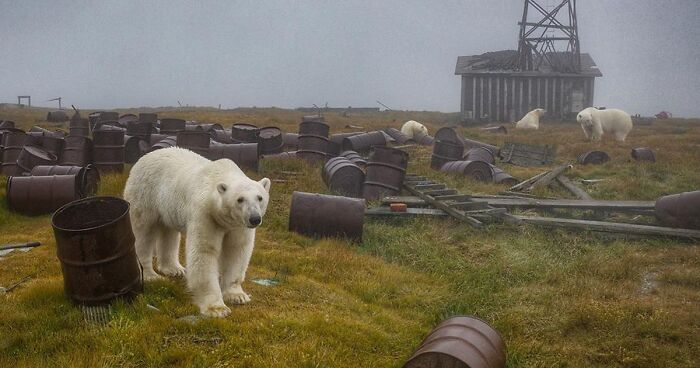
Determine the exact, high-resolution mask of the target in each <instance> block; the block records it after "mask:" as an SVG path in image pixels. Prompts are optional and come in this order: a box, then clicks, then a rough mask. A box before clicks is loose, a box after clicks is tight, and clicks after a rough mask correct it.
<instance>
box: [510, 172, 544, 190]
mask: <svg viewBox="0 0 700 368" xmlns="http://www.w3.org/2000/svg"><path fill="white" fill-rule="evenodd" d="M548 172H549V171H545V172H542V173H539V174H537V175H535V176H533V177H531V178H530V179H527V180H523V181H521V182H520V183H518V184H515V185H513V186H512V187H510V188H508V191H509V192H515V191H519V190H526V189H530V187H531V186H532V184H534V183H535V182H536V181H537V180H540V179H541V178H542V177H543V176H545V175H547V173H548Z"/></svg>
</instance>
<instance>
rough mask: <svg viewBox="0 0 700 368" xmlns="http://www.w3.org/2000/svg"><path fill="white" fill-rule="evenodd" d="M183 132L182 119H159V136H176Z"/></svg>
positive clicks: (183, 122) (183, 123)
mask: <svg viewBox="0 0 700 368" xmlns="http://www.w3.org/2000/svg"><path fill="white" fill-rule="evenodd" d="M184 130H185V121H184V120H183V119H173V118H164V119H160V134H165V135H173V136H174V135H176V134H177V133H178V132H182V131H184Z"/></svg>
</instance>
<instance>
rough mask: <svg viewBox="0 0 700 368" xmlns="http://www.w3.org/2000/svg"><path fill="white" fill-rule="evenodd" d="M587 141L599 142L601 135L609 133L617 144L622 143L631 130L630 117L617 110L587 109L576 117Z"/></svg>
mask: <svg viewBox="0 0 700 368" xmlns="http://www.w3.org/2000/svg"><path fill="white" fill-rule="evenodd" d="M576 121H578V122H579V123H580V124H581V129H583V134H585V135H586V138H587V139H591V140H594V141H599V140H600V139H601V137H602V136H603V133H611V134H612V135H613V136H614V137H615V139H616V140H617V141H619V142H624V141H625V138H626V137H627V134H629V132H630V131H631V130H632V118H631V117H630V115H629V114H628V113H626V112H624V111H622V110H618V109H605V110H598V109H596V108H595V107H588V108H585V109H583V110H581V112H579V113H578V115H577V116H576Z"/></svg>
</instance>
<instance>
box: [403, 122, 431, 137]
mask: <svg viewBox="0 0 700 368" xmlns="http://www.w3.org/2000/svg"><path fill="white" fill-rule="evenodd" d="M401 133H403V134H405V135H407V136H408V137H409V138H411V139H413V138H418V137H420V136H423V135H428V128H426V127H425V125H423V124H421V123H419V122H417V121H415V120H409V121H407V122H405V123H404V124H403V126H402V127H401Z"/></svg>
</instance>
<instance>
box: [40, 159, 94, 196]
mask: <svg viewBox="0 0 700 368" xmlns="http://www.w3.org/2000/svg"><path fill="white" fill-rule="evenodd" d="M53 175H75V176H76V178H77V180H78V192H79V194H80V197H81V198H82V197H87V196H92V195H95V194H96V193H97V188H98V187H99V184H100V173H99V172H98V171H97V169H95V167H94V166H92V165H87V166H84V167H81V166H62V165H53V166H45V165H40V166H35V167H34V168H33V169H32V171H31V176H53Z"/></svg>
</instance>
